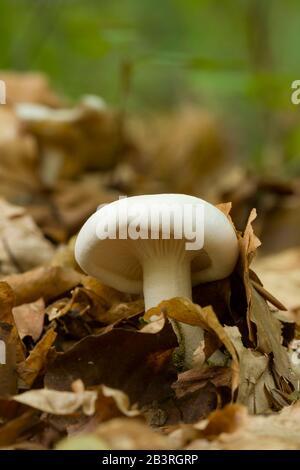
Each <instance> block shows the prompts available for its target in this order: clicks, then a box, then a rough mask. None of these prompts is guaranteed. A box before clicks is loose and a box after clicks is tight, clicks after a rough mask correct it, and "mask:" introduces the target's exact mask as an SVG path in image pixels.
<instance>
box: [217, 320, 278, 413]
mask: <svg viewBox="0 0 300 470" xmlns="http://www.w3.org/2000/svg"><path fill="white" fill-rule="evenodd" d="M225 330H226V333H227V335H228V336H229V338H230V339H231V341H232V343H233V344H234V347H235V349H236V351H237V354H238V357H239V365H240V376H239V382H240V383H239V389H238V395H237V402H238V403H241V404H243V405H246V406H247V407H248V409H249V411H250V412H251V413H265V412H267V411H269V409H270V401H269V396H268V393H267V390H273V389H275V388H276V385H275V382H274V378H273V375H272V372H271V359H270V358H269V357H268V356H267V355H266V354H265V355H263V354H261V353H259V352H258V351H253V350H251V349H250V348H245V347H244V346H243V343H242V339H241V334H240V332H239V330H238V328H237V327H235V326H232V327H229V326H226V327H225Z"/></svg>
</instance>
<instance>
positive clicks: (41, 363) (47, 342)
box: [17, 329, 56, 388]
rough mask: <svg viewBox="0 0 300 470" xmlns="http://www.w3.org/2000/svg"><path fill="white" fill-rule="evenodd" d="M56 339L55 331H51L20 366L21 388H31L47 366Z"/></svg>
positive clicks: (18, 368) (18, 369)
mask: <svg viewBox="0 0 300 470" xmlns="http://www.w3.org/2000/svg"><path fill="white" fill-rule="evenodd" d="M55 338H56V333H55V331H54V330H53V329H49V330H48V331H47V332H46V334H45V335H44V336H43V338H42V339H40V341H39V342H38V343H37V345H36V346H35V347H34V349H33V350H32V351H31V353H30V354H29V356H28V357H27V358H26V360H25V361H23V362H21V363H20V364H18V367H17V371H18V376H19V382H20V383H19V386H20V387H22V388H28V387H31V385H32V384H33V382H34V381H35V379H36V378H37V376H38V375H39V373H40V372H41V370H42V369H44V368H45V366H46V360H47V355H48V353H49V350H50V348H51V346H52V345H53V343H54V341H55Z"/></svg>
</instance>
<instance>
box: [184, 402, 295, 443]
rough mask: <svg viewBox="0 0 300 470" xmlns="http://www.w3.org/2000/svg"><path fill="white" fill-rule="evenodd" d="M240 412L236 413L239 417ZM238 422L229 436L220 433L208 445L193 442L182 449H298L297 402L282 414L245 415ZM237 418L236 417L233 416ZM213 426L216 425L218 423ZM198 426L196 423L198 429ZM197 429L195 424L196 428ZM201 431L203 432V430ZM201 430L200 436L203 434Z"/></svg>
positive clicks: (198, 441) (199, 440) (202, 441)
mask: <svg viewBox="0 0 300 470" xmlns="http://www.w3.org/2000/svg"><path fill="white" fill-rule="evenodd" d="M223 413H225V414H226V415H228V410H221V411H220V413H219V416H218V417H217V419H216V418H215V419H216V421H217V423H218V422H219V423H220V421H221V420H222V419H223V418H222V414H223ZM239 414H240V411H238V415H239ZM241 414H242V415H243V418H242V419H241V420H240V422H239V423H238V422H237V429H236V430H235V431H233V432H232V430H231V429H230V430H231V432H230V433H226V431H225V432H222V426H220V431H221V433H220V434H219V436H218V437H217V438H216V439H215V440H213V441H211V442H209V441H207V440H206V439H196V440H194V441H193V442H192V443H190V444H189V445H187V446H186V447H185V448H186V449H188V450H193V449H194V450H196V449H199V450H200V449H201V450H202V449H203V450H204V449H206V450H237V449H238V450H296V449H297V450H299V449H300V437H299V436H300V427H299V423H300V419H299V418H300V407H299V403H297V404H295V405H292V406H289V407H287V408H284V409H283V410H282V411H281V412H279V413H276V414H272V415H269V416H248V417H247V416H245V415H244V413H243V412H241ZM236 417H237V418H238V416H236ZM225 419H226V418H225ZM217 423H216V424H217ZM200 425H201V423H199V427H200ZM196 427H198V425H196ZM202 432H203V431H202ZM202 432H201V431H200V434H201V433H202Z"/></svg>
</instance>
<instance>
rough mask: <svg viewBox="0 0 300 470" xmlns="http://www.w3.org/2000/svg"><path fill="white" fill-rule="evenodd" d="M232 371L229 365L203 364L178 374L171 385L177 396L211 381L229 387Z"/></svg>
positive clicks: (219, 385)
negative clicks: (210, 365) (211, 365)
mask: <svg viewBox="0 0 300 470" xmlns="http://www.w3.org/2000/svg"><path fill="white" fill-rule="evenodd" d="M231 375H232V371H231V369H230V368H229V367H218V366H214V367H209V366H203V367H201V368H199V369H190V370H187V371H185V372H182V373H181V374H179V375H178V379H177V381H176V382H175V383H174V384H173V385H172V388H173V389H174V390H175V392H176V396H177V397H179V398H180V397H182V396H184V395H185V394H186V393H190V392H194V391H196V390H199V389H200V388H203V387H205V385H206V384H207V383H209V382H211V383H212V384H213V385H215V387H216V388H217V389H218V388H219V387H227V388H228V389H230V387H231V380H232V378H231Z"/></svg>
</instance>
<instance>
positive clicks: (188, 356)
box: [75, 194, 238, 367]
mask: <svg viewBox="0 0 300 470" xmlns="http://www.w3.org/2000/svg"><path fill="white" fill-rule="evenodd" d="M187 208H189V211H188V212H189V217H186V212H187ZM176 211H177V212H176ZM178 211H181V214H179V216H178ZM201 214H202V215H201ZM177 216H178V217H177ZM200 216H201V217H200ZM153 217H156V222H157V221H158V222H159V224H158V226H157V230H156V231H155V230H153V225H152V222H153V220H151V219H153ZM163 217H167V218H168V220H169V222H170V223H169V226H167V225H166V224H165V223H164V222H165V220H164V219H163ZM197 217H198V218H199V217H200V219H199V220H196V219H197ZM187 223H192V227H189V228H190V229H191V228H193V230H194V233H195V238H197V236H199V239H201V236H202V235H203V243H201V244H200V245H199V246H196V244H194V245H193V246H191V237H190V235H189V234H188V236H187V230H186V228H187V227H186V224H187ZM150 227H151V232H150ZM99 228H101V230H102V231H101V234H100V233H99ZM167 229H169V233H166V232H167V231H168V230H167ZM193 230H191V233H192V232H193ZM195 230H196V231H195ZM104 231H105V234H104V233H103V232H104ZM199 231H200V232H202V235H201V234H200V233H199ZM180 234H181V238H179V236H180ZM104 236H105V237H106V238H104ZM99 237H100V238H99ZM101 238H102V239H101ZM195 248H196V249H195ZM75 257H76V259H77V261H78V263H79V265H80V266H81V267H82V269H83V270H84V271H86V272H87V273H88V274H90V275H92V276H94V277H96V278H98V279H100V280H101V281H103V282H104V283H106V284H108V285H110V286H112V287H114V288H116V289H118V290H121V291H124V292H128V293H141V292H143V294H144V299H145V309H146V310H148V309H149V308H151V307H154V306H156V305H157V304H158V303H159V302H161V301H162V300H167V299H170V298H173V297H178V296H180V297H187V298H189V299H192V285H196V284H198V283H202V282H208V281H213V280H217V279H222V278H225V277H227V276H228V275H229V274H230V273H231V272H232V270H233V268H234V266H235V263H236V261H237V257H238V242H237V238H236V234H235V231H234V229H233V227H232V225H231V223H230V222H229V220H228V219H227V217H226V216H225V215H224V214H223V213H222V212H221V211H220V210H219V209H217V208H216V207H215V206H213V205H211V204H209V203H208V202H206V201H203V200H202V199H199V198H196V197H193V196H188V195H184V194H159V195H144V196H134V197H130V198H123V199H120V200H118V201H114V202H113V203H111V204H109V205H106V206H104V207H102V208H100V209H99V210H98V211H97V212H96V213H94V214H93V215H92V216H91V217H90V218H89V219H88V220H87V222H86V223H85V224H84V226H83V227H82V229H81V231H80V232H79V235H78V238H77V241H76V245H75ZM172 323H173V326H174V330H175V332H176V334H177V336H178V338H179V340H180V344H181V345H182V346H183V348H182V349H183V351H184V364H185V365H186V366H187V367H190V366H191V365H192V362H193V354H194V352H195V350H196V349H197V348H198V346H199V345H200V342H201V340H202V339H203V331H202V329H201V328H199V327H194V326H191V325H188V324H184V323H178V322H172Z"/></svg>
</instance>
